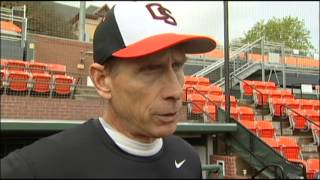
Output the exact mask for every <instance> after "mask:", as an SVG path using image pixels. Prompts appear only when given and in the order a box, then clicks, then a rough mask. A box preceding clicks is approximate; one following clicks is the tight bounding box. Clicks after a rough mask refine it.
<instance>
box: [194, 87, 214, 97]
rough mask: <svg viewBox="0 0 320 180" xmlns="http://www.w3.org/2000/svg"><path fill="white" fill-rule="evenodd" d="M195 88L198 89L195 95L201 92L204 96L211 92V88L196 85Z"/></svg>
mask: <svg viewBox="0 0 320 180" xmlns="http://www.w3.org/2000/svg"><path fill="white" fill-rule="evenodd" d="M194 88H195V89H196V90H195V91H196V92H195V93H199V92H200V93H201V94H203V95H207V94H208V92H209V89H210V88H209V86H203V85H196V86H194ZM197 91H198V92H197Z"/></svg>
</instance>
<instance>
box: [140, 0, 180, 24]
mask: <svg viewBox="0 0 320 180" xmlns="http://www.w3.org/2000/svg"><path fill="white" fill-rule="evenodd" d="M146 7H147V9H148V10H149V12H150V14H151V15H152V17H153V19H159V20H164V22H165V23H167V24H171V25H174V26H176V25H177V22H176V20H175V19H174V18H173V17H172V16H171V11H169V10H168V9H167V8H165V7H163V6H161V4H158V3H151V4H147V5H146Z"/></svg>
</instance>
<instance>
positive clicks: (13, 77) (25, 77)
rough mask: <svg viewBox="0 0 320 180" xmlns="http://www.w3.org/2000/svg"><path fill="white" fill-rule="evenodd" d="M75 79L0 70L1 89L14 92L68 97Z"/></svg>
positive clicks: (64, 76) (57, 75) (59, 75)
mask: <svg viewBox="0 0 320 180" xmlns="http://www.w3.org/2000/svg"><path fill="white" fill-rule="evenodd" d="M74 84H75V79H74V78H73V77H71V76H68V75H61V74H55V75H50V74H47V73H28V72H23V71H17V70H4V69H1V89H2V90H3V89H4V90H5V92H6V90H7V89H9V90H11V91H14V92H26V91H32V92H36V93H49V92H50V94H51V93H53V92H54V93H56V94H58V95H70V94H71V93H72V92H73V90H74Z"/></svg>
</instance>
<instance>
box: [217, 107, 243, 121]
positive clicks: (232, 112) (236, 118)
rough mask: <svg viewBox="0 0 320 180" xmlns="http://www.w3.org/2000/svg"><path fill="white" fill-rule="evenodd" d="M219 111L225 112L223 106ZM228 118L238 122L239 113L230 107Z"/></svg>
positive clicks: (236, 109) (235, 108)
mask: <svg viewBox="0 0 320 180" xmlns="http://www.w3.org/2000/svg"><path fill="white" fill-rule="evenodd" d="M221 109H223V110H225V106H221ZM230 116H231V117H232V118H233V119H235V120H239V111H238V108H237V107H232V106H230Z"/></svg>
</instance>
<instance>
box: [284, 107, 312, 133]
mask: <svg viewBox="0 0 320 180" xmlns="http://www.w3.org/2000/svg"><path fill="white" fill-rule="evenodd" d="M294 110H295V111H297V112H298V113H299V114H301V115H304V112H303V111H299V110H298V109H294ZM299 114H297V113H295V112H291V113H290V114H289V122H290V124H291V126H292V128H294V129H306V128H307V127H308V121H307V120H306V118H305V117H304V116H301V115H299Z"/></svg>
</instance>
